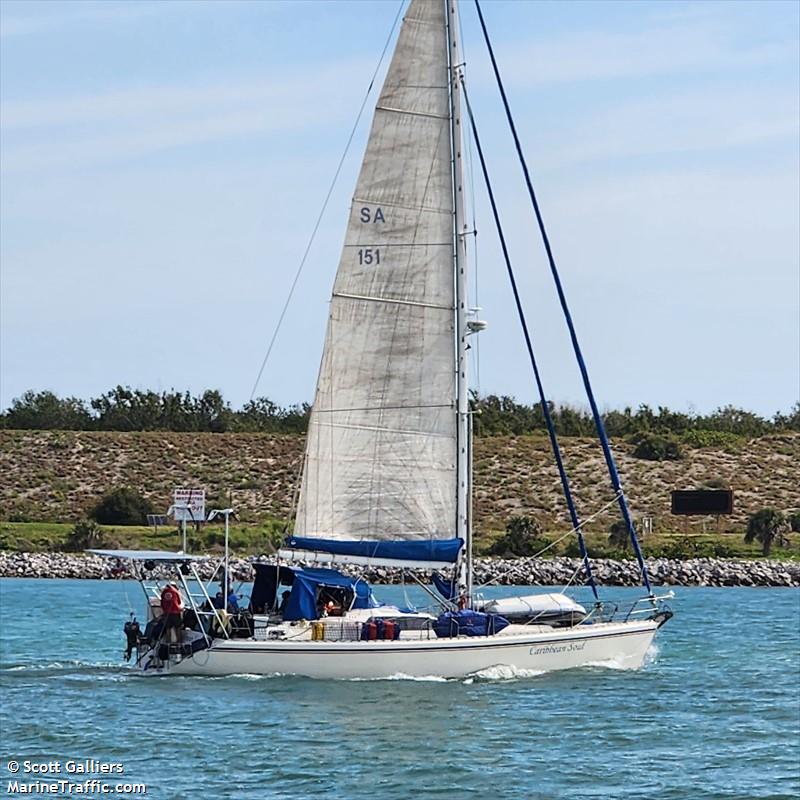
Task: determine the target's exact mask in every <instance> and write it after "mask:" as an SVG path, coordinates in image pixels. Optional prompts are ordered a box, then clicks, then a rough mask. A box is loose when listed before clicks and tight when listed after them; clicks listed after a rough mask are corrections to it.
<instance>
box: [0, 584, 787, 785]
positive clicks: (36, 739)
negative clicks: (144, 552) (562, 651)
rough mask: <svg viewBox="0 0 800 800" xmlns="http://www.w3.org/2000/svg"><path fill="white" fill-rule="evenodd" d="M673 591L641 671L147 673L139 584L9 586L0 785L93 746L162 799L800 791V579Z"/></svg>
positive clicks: (4, 596)
mask: <svg viewBox="0 0 800 800" xmlns="http://www.w3.org/2000/svg"><path fill="white" fill-rule="evenodd" d="M518 592H519V588H517V589H512V588H509V587H503V588H502V589H496V590H494V593H495V594H496V595H504V594H515V593H518ZM605 594H606V597H607V598H609V599H611V598H615V597H620V598H625V597H632V596H634V594H635V593H633V594H632V592H631V590H625V589H609V590H606V592H605ZM378 595H379V596H380V597H381V598H382V599H386V600H394V601H402V599H403V596H402V590H401V589H399V588H398V587H378ZM676 595H677V596H676V597H675V599H674V601H672V607H673V609H674V610H675V612H676V615H675V618H674V619H673V620H671V621H670V622H669V623H668V624H667V625H666V626H665V627H664V628H663V629H662V630H661V632H660V634H659V637H658V639H657V646H656V647H655V648H654V650H653V652H652V653H651V654H650V657H649V659H648V663H647V665H646V666H645V667H644V668H643V669H641V670H639V671H636V672H632V671H624V670H614V669H607V668H597V667H594V668H584V669H579V670H573V671H568V672H562V673H551V674H544V675H538V676H528V677H516V678H509V677H508V676H503V675H499V674H498V675H483V676H478V677H475V678H472V679H467V680H453V681H437V680H427V681H426V680H415V681H412V680H382V681H311V680H307V679H301V678H288V677H278V678H254V677H248V676H236V677H230V678H218V679H208V678H165V679H146V678H142V677H139V676H137V675H135V674H134V673H133V672H132V671H130V670H129V668H127V667H126V666H125V665H124V663H123V662H122V661H121V652H122V649H123V635H122V624H123V623H124V621H125V619H126V617H127V613H128V599H129V600H130V601H131V603H133V604H134V605H135V606H136V607H137V610H138V611H141V605H142V604H141V593H140V590H139V587H138V585H137V584H135V583H130V582H121V581H114V582H94V581H44V580H2V581H0V613H1V616H0V698H2V703H1V705H0V737H1V745H2V746H1V747H0V750H1V751H2V752H1V753H0V759H2V760H0V786H1V787H2V790H1V791H2V792H3V793H4V792H6V791H7V790H8V781H9V779H11V778H13V777H14V776H13V775H11V774H10V773H9V771H8V761H9V760H10V759H15V760H17V761H19V762H20V763H23V762H24V761H25V760H29V761H39V762H44V761H53V760H57V761H60V762H61V763H62V765H63V764H64V763H65V762H66V761H67V760H69V759H71V760H78V761H81V760H84V759H95V760H96V761H101V762H117V763H121V764H123V766H124V770H125V772H124V779H125V780H126V781H130V782H142V783H145V784H146V785H147V796H148V797H153V798H165V799H166V800H171V799H172V798H175V799H176V800H177V799H178V798H337V800H341V799H343V798H344V799H347V800H351V799H352V800H360V799H361V798H370V799H372V798H380V799H381V800H394V799H395V798H396V799H397V800H405V799H406V798H481V799H482V800H490V799H491V798H543V799H544V798H548V800H549V799H550V798H570V799H571V798H575V799H576V800H579V799H582V798H587V799H588V798H593V799H600V798H632V799H633V798H641V800H644V799H645V798H647V800H652V798H658V800H701V799H704V798H708V799H709V800H710V799H711V798H731V799H732V798H737V799H739V800H755V799H756V798H772V799H773V800H777V799H778V798H786V799H787V800H788V799H789V798H797V797H798V796H800V591H798V590H796V589H749V588H748V589H705V588H678V589H676ZM62 768H63V767H62ZM16 777H17V778H18V779H19V780H20V781H21V782H30V781H32V780H34V779H35V776H31V775H27V776H26V775H24V774H22V773H20V774H18V775H17V776H16ZM62 777H63V776H62ZM77 777H78V778H79V779H81V780H83V779H84V778H85V776H82V775H81V776H77ZM40 796H45V795H40ZM50 796H52V795H50Z"/></svg>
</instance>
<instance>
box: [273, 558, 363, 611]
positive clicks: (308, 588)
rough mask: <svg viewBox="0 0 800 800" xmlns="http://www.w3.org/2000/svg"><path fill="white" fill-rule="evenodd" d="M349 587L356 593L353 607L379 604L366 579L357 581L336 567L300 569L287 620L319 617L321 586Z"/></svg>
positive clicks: (293, 589) (295, 576)
mask: <svg viewBox="0 0 800 800" xmlns="http://www.w3.org/2000/svg"><path fill="white" fill-rule="evenodd" d="M325 586H327V587H330V588H335V589H347V590H349V591H351V592H353V593H354V594H355V602H354V603H353V608H375V606H377V605H378V604H377V603H376V602H375V599H374V598H373V596H372V590H371V589H370V588H369V584H368V583H367V582H366V581H363V580H358V581H355V580H353V579H352V578H348V577H347V576H346V575H342V573H341V572H339V571H338V570H335V569H311V568H306V569H299V570H297V571H296V572H295V574H294V583H293V584H292V593H291V594H290V595H289V602H288V603H287V604H286V609H285V611H284V612H283V618H284V619H286V620H296V619H317V618H318V617H319V613H318V612H317V590H318V589H319V588H320V587H325Z"/></svg>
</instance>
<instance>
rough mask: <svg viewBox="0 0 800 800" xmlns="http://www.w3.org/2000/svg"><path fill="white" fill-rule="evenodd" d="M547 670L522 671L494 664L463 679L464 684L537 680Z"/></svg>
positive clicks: (507, 665) (517, 668) (510, 666)
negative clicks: (526, 679)
mask: <svg viewBox="0 0 800 800" xmlns="http://www.w3.org/2000/svg"><path fill="white" fill-rule="evenodd" d="M547 671H548V670H544V669H524V668H522V667H515V666H512V665H511V664H496V665H495V666H493V667H486V669H480V670H478V671H477V672H473V673H472V675H470V676H469V677H467V678H465V679H464V681H463V682H464V683H466V684H471V683H474V682H475V681H478V682H484V681H485V682H487V683H488V682H492V681H517V680H520V679H522V678H538V677H539V676H540V675H544V674H546V673H547Z"/></svg>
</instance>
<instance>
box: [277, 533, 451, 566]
mask: <svg viewBox="0 0 800 800" xmlns="http://www.w3.org/2000/svg"><path fill="white" fill-rule="evenodd" d="M287 544H288V545H289V546H290V547H296V548H299V549H301V550H316V551H317V552H320V553H333V554H334V555H343V556H363V557H365V558H393V559H396V560H398V561H445V562H448V563H450V564H453V563H455V561H456V559H457V558H458V553H459V551H460V550H461V548H462V546H463V544H464V540H463V539H438V540H433V539H423V540H412V541H405V540H403V541H396V540H395V541H391V540H390V541H386V542H375V541H368V540H367V541H340V540H338V539H313V538H309V537H307V536H291V537H289V539H287Z"/></svg>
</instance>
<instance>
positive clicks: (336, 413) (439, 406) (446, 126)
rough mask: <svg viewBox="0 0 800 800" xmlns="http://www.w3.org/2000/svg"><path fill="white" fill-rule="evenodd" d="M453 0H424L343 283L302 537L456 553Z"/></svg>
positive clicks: (376, 132)
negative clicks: (449, 6) (449, 19)
mask: <svg viewBox="0 0 800 800" xmlns="http://www.w3.org/2000/svg"><path fill="white" fill-rule="evenodd" d="M447 53H448V43H447V24H446V9H445V3H444V2H442V0H412V2H411V4H410V6H409V8H408V11H407V13H406V16H405V19H404V21H403V25H402V28H401V30H400V34H399V38H398V42H397V46H396V49H395V53H394V57H393V59H392V62H391V64H390V66H389V70H388V73H387V76H386V80H385V82H384V85H383V89H382V91H381V94H380V97H379V99H378V103H377V107H376V109H375V116H374V119H373V123H372V129H371V131H370V136H369V142H368V144H367V149H366V153H365V155H364V160H363V164H362V167H361V173H360V175H359V179H358V183H357V186H356V190H355V195H354V197H353V202H352V206H351V209H350V219H349V223H348V227H347V234H346V238H345V243H344V247H343V250H342V256H341V260H340V262H339V269H338V272H337V275H336V280H335V283H334V288H333V295H332V298H331V304H330V317H329V320H328V328H327V333H326V337H325V348H324V352H323V357H322V364H321V367H320V373H319V378H318V382H317V390H316V396H315V399H314V404H313V407H312V412H311V418H310V422H309V432H308V439H307V444H306V452H305V464H304V470H303V479H302V485H301V490H300V499H299V505H298V511H297V517H296V521H295V530H294V536H293V537H292V538H291V539H290V540H289V544H291V545H292V546H294V547H298V548H303V549H310V550H318V551H319V550H322V551H325V552H330V553H339V554H346V555H351V556H353V555H354V556H367V557H384V558H398V559H407V560H431V561H449V562H452V561H455V560H456V557H457V555H458V552H459V549H460V547H461V544H462V540H461V539H460V538H458V537H457V536H456V436H457V434H456V402H455V395H456V361H455V332H454V319H455V316H454V315H455V310H454V305H455V298H454V236H453V224H454V223H453V176H452V162H451V144H452V140H451V131H450V100H449V87H448V75H449V68H448V56H447Z"/></svg>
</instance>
